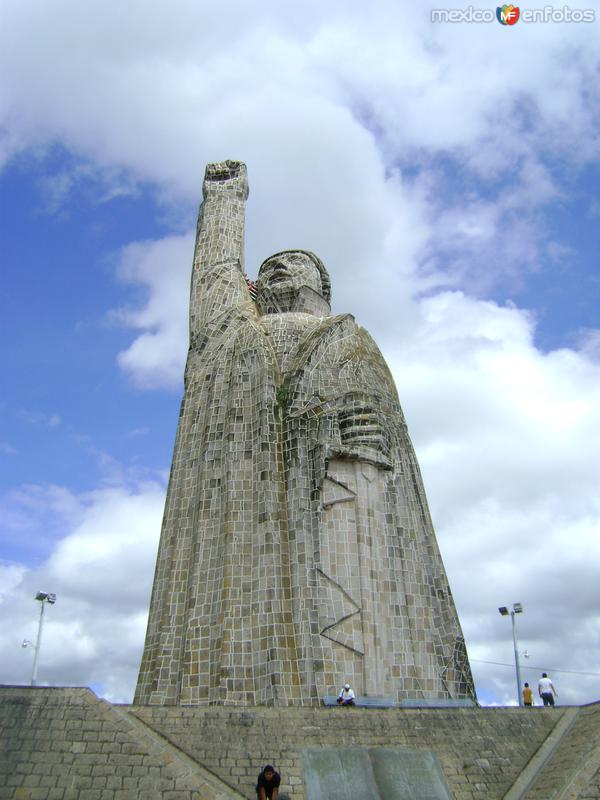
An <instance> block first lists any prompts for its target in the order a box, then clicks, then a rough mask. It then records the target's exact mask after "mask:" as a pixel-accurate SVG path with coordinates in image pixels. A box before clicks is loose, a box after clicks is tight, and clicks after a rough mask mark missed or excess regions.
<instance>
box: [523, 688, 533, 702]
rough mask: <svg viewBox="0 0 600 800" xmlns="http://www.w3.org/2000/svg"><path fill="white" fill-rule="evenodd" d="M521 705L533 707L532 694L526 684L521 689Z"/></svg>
mask: <svg viewBox="0 0 600 800" xmlns="http://www.w3.org/2000/svg"><path fill="white" fill-rule="evenodd" d="M523 705H525V706H532V705H533V692H532V691H531V686H530V685H529V684H528V683H526V684H525V686H524V687H523Z"/></svg>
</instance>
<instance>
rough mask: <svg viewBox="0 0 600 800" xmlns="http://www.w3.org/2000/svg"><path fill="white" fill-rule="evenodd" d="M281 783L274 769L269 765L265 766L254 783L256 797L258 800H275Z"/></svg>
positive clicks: (279, 776)
mask: <svg viewBox="0 0 600 800" xmlns="http://www.w3.org/2000/svg"><path fill="white" fill-rule="evenodd" d="M280 783H281V775H280V774H279V773H278V772H275V768H274V767H272V766H271V764H267V765H266V767H265V768H264V769H263V771H262V772H261V773H260V775H259V776H258V780H257V782H256V796H257V798H258V800H267V798H269V800H277V797H278V796H279V784H280Z"/></svg>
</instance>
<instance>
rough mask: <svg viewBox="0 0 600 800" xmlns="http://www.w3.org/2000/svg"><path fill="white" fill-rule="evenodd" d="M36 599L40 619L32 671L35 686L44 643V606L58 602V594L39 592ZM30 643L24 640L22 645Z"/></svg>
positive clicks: (32, 683) (32, 681)
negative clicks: (41, 646)
mask: <svg viewBox="0 0 600 800" xmlns="http://www.w3.org/2000/svg"><path fill="white" fill-rule="evenodd" d="M35 599H36V600H39V601H40V621H39V624H38V632H37V639H36V640H35V645H34V646H33V647H34V655H33V669H32V671H31V685H32V686H35V685H36V681H37V671H38V658H39V655H40V645H41V643H42V628H43V625H44V606H45V604H46V603H50V604H51V605H53V604H54V603H56V595H55V594H53V593H52V592H38V593H37V594H36V596H35ZM28 644H31V642H29V641H28V640H27V639H25V640H24V641H23V644H22V647H27V645H28Z"/></svg>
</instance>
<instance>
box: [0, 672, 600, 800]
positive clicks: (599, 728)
mask: <svg viewBox="0 0 600 800" xmlns="http://www.w3.org/2000/svg"><path fill="white" fill-rule="evenodd" d="M571 717H572V719H573V721H572V722H570V718H571ZM334 747H335V748H344V747H348V748H395V749H407V750H410V751H415V750H416V751H423V752H430V753H433V754H434V755H435V757H436V759H437V762H438V764H439V766H440V768H441V770H442V772H443V774H444V777H445V780H446V783H447V785H448V788H449V791H450V794H451V796H452V797H453V798H455V800H479V798H481V800H500V799H501V798H504V797H505V796H509V797H510V798H522V800H592V798H595V799H596V800H597V799H598V798H600V704H598V703H597V704H593V705H591V706H584V707H582V708H573V709H568V708H563V707H559V708H542V707H540V708H534V709H525V708H452V709H439V708H438V709H433V708H430V709H424V708H408V709H398V708H389V709H361V708H337V707H336V708H288V709H284V708H266V707H255V708H249V707H245V708H234V707H223V706H215V707H199V708H198V707H194V708H192V707H180V706H172V707H167V706H114V705H110V704H109V703H106V702H105V701H102V700H99V699H98V698H97V697H96V696H95V695H94V694H93V693H92V692H90V691H89V690H88V689H81V688H80V689H49V688H42V687H36V688H29V687H0V800H242V798H250V799H252V798H254V797H255V792H254V785H255V781H256V776H257V774H258V772H259V771H260V769H261V768H262V767H263V766H264V765H265V764H266V763H268V762H271V763H273V764H274V765H275V766H276V767H277V768H278V769H279V770H280V771H281V774H282V792H283V793H285V794H287V795H288V797H289V798H290V800H305V793H304V780H303V761H302V759H303V751H306V750H308V749H315V748H334ZM532 768H533V769H532ZM523 775H526V776H528V777H527V782H526V783H523V777H522V776H523ZM519 781H521V783H522V785H523V787H524V788H523V790H519V789H518V788H517V789H515V785H517V787H518V785H519ZM419 800H421V799H420V798H419Z"/></svg>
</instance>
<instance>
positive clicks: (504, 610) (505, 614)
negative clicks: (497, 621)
mask: <svg viewBox="0 0 600 800" xmlns="http://www.w3.org/2000/svg"><path fill="white" fill-rule="evenodd" d="M498 611H499V612H500V613H501V614H502V616H503V617H508V608H507V607H506V606H500V608H499V609H498Z"/></svg>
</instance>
